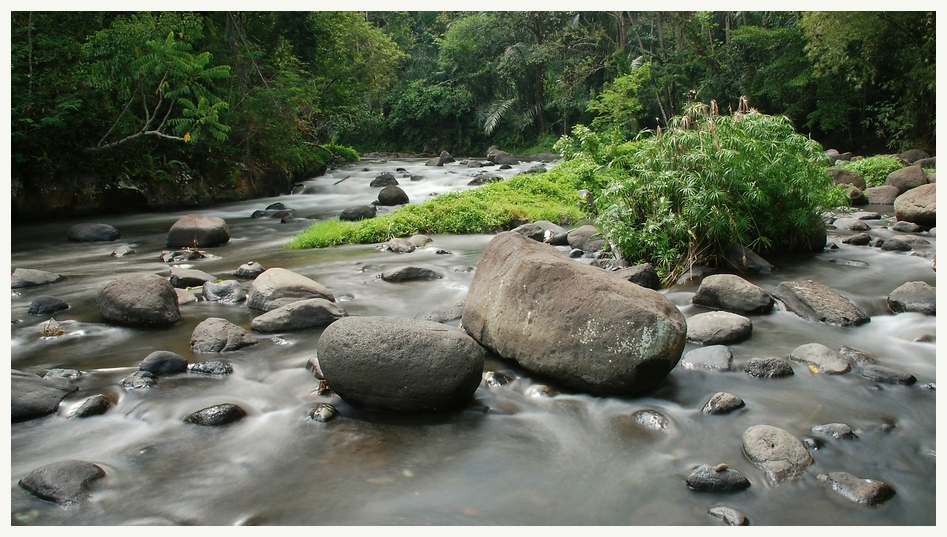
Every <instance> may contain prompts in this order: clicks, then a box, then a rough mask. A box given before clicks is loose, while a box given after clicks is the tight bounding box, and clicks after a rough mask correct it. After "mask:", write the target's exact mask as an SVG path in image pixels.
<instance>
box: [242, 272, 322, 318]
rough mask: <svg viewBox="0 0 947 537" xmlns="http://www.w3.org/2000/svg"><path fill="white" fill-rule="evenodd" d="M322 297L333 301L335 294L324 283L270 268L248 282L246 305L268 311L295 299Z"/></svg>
mask: <svg viewBox="0 0 947 537" xmlns="http://www.w3.org/2000/svg"><path fill="white" fill-rule="evenodd" d="M310 298H324V299H326V300H328V301H329V302H335V296H333V295H332V292H331V291H329V290H328V289H327V288H326V287H325V286H324V285H322V284H320V283H318V282H315V281H313V280H311V279H309V278H307V277H305V276H303V275H301V274H297V273H295V272H293V271H291V270H286V269H284V268H271V269H269V270H267V271H266V272H264V273H263V274H260V275H259V276H257V277H256V279H255V280H253V283H252V284H250V292H249V293H248V294H247V307H248V308H250V309H254V310H259V311H270V310H273V309H276V308H278V307H281V306H284V305H286V304H289V303H292V302H293V301H296V300H306V299H310Z"/></svg>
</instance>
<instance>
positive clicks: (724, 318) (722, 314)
mask: <svg viewBox="0 0 947 537" xmlns="http://www.w3.org/2000/svg"><path fill="white" fill-rule="evenodd" d="M752 332H753V322H752V321H750V320H749V319H748V318H746V317H744V316H742V315H737V314H736V313H730V312H727V311H711V312H706V313H698V314H697V315H694V316H693V317H690V318H689V319H687V341H690V342H692V343H699V344H701V345H722V344H726V343H736V342H739V341H743V340H744V339H747V338H748V337H750V334H751V333H752Z"/></svg>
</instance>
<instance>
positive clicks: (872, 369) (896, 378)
mask: <svg viewBox="0 0 947 537" xmlns="http://www.w3.org/2000/svg"><path fill="white" fill-rule="evenodd" d="M859 374H860V375H861V376H863V377H865V378H866V379H869V380H874V381H875V382H887V383H889V384H907V385H910V384H914V383H915V382H917V379H916V378H915V377H914V375H912V374H910V373H905V372H904V371H901V370H900V369H894V368H892V367H884V366H880V365H866V366H865V367H863V368H862V370H861V371H860V372H859Z"/></svg>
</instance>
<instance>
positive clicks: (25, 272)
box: [10, 268, 62, 289]
mask: <svg viewBox="0 0 947 537" xmlns="http://www.w3.org/2000/svg"><path fill="white" fill-rule="evenodd" d="M61 279H62V276H60V275H59V274H56V273H53V272H46V271H45V270H39V269H25V268H18V269H14V270H13V275H12V276H10V288H12V289H20V288H22V287H35V286H37V285H45V284H47V283H53V282H58V281H59V280H61Z"/></svg>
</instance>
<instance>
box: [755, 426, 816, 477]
mask: <svg viewBox="0 0 947 537" xmlns="http://www.w3.org/2000/svg"><path fill="white" fill-rule="evenodd" d="M743 454H744V455H746V458H748V459H749V460H750V462H752V463H753V464H755V465H756V466H757V467H759V468H760V469H761V470H764V471H765V472H766V475H767V476H768V477H769V479H770V480H771V481H772V482H773V483H774V484H777V485H778V484H779V483H782V482H785V481H788V480H792V479H796V478H798V477H801V476H802V474H803V472H804V471H805V469H806V467H808V466H809V465H810V464H812V462H813V461H812V456H811V455H809V452H808V451H807V450H806V446H805V444H803V443H802V441H801V440H799V439H798V438H796V437H795V436H793V435H792V434H790V433H789V432H787V431H785V430H783V429H780V428H778V427H773V426H771V425H754V426H753V427H750V428H749V429H747V430H746V431H744V432H743Z"/></svg>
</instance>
